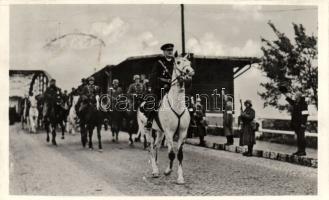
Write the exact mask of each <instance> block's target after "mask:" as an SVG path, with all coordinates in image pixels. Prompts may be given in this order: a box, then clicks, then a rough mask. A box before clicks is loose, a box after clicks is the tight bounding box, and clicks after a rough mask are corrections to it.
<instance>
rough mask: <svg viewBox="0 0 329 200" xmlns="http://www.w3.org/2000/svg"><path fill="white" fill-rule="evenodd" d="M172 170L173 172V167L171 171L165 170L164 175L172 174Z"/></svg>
mask: <svg viewBox="0 0 329 200" xmlns="http://www.w3.org/2000/svg"><path fill="white" fill-rule="evenodd" d="M171 172H172V170H171V169H170V170H169V171H167V170H166V171H165V172H164V175H166V176H169V175H170V174H171Z"/></svg>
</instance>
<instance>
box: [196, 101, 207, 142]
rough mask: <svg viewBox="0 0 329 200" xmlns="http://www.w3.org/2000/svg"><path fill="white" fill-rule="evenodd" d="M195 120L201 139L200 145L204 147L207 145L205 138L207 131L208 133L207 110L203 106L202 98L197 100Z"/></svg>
mask: <svg viewBox="0 0 329 200" xmlns="http://www.w3.org/2000/svg"><path fill="white" fill-rule="evenodd" d="M194 119H195V123H196V126H197V131H198V135H199V138H200V143H199V145H200V146H204V145H205V141H204V136H206V131H207V129H206V126H207V123H206V110H205V108H204V106H203V105H202V104H201V99H200V97H198V98H197V99H196V104H195V112H194Z"/></svg>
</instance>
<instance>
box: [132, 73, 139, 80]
mask: <svg viewBox="0 0 329 200" xmlns="http://www.w3.org/2000/svg"><path fill="white" fill-rule="evenodd" d="M140 78H141V77H140V76H139V75H138V74H135V75H134V78H133V79H134V80H136V79H140Z"/></svg>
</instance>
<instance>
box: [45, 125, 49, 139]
mask: <svg viewBox="0 0 329 200" xmlns="http://www.w3.org/2000/svg"><path fill="white" fill-rule="evenodd" d="M45 128H46V132H47V142H49V140H50V139H49V132H50V127H49V123H48V121H45Z"/></svg>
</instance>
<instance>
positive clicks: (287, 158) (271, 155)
mask: <svg viewBox="0 0 329 200" xmlns="http://www.w3.org/2000/svg"><path fill="white" fill-rule="evenodd" d="M185 143H186V144H190V145H194V146H199V142H198V141H190V140H187V141H186V142H185ZM204 148H209V149H215V150H221V151H228V152H232V153H243V152H246V151H247V148H246V147H241V146H235V145H230V146H226V145H224V144H219V143H213V142H208V141H206V142H205V146H204ZM252 155H253V156H255V157H261V158H266V159H271V160H277V161H281V162H288V163H293V164H297V165H302V166H307V167H313V168H318V159H315V158H309V157H305V156H295V155H290V154H286V153H278V152H273V151H263V150H257V149H254V150H253V152H252Z"/></svg>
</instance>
